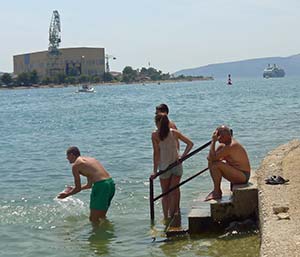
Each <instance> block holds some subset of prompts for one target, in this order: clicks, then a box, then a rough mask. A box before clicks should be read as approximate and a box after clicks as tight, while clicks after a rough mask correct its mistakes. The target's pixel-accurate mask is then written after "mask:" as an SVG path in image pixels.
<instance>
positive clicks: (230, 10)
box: [0, 0, 300, 73]
mask: <svg viewBox="0 0 300 257" xmlns="http://www.w3.org/2000/svg"><path fill="white" fill-rule="evenodd" d="M53 10H57V11H58V12H59V14H60V20H61V30H62V31H61V38H62V42H61V44H60V47H61V48H67V47H104V48H105V53H106V54H109V55H113V56H114V57H116V59H115V60H112V59H111V60H110V62H109V64H110V69H111V70H112V71H122V70H123V69H124V67H125V66H131V67H132V68H134V69H138V68H139V69H140V68H142V67H146V68H147V67H149V65H150V66H151V67H154V68H155V69H157V70H161V71H162V72H164V73H167V72H169V73H174V72H176V71H179V70H182V69H189V68H196V67H200V66H204V65H208V64H213V63H223V62H231V61H239V60H245V59H252V58H263V57H275V56H282V57H286V56H290V55H294V54H299V53H300V29H299V27H300V26H299V25H300V1H299V0H272V1H271V0H126V1H125V0H110V1H108V0H106V1H103V0H85V1H83V0H51V1H48V0H42V1H41V0H26V1H25V0H12V1H5V0H2V1H1V5H0V24H1V25H0V28H1V34H0V35H1V36H0V71H2V72H13V55H16V54H23V53H30V52H36V51H45V50H47V48H48V43H49V42H48V31H49V26H50V20H51V16H52V13H53Z"/></svg>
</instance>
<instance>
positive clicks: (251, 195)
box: [188, 177, 258, 234]
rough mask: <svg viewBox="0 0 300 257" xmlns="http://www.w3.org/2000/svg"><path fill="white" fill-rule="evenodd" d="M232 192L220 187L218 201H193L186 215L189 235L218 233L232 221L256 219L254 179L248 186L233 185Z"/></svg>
mask: <svg viewBox="0 0 300 257" xmlns="http://www.w3.org/2000/svg"><path fill="white" fill-rule="evenodd" d="M231 189H232V192H231V191H230V190H229V189H228V187H226V188H224V187H223V185H222V191H223V197H222V199H220V200H217V201H216V200H212V201H209V202H203V199H201V200H200V197H199V198H198V199H195V200H194V201H193V206H192V208H191V210H190V212H189V215H188V223H189V229H188V230H189V233H190V234H197V233H205V232H208V231H220V230H223V229H224V228H225V227H227V226H228V225H229V223H230V222H232V221H241V220H245V219H248V218H254V219H257V217H258V190H257V183H256V178H255V177H251V178H250V181H249V183H248V184H242V185H233V186H232V187H231Z"/></svg>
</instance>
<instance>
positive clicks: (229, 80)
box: [227, 74, 232, 85]
mask: <svg viewBox="0 0 300 257" xmlns="http://www.w3.org/2000/svg"><path fill="white" fill-rule="evenodd" d="M227 85H232V82H231V75H230V74H228V80H227Z"/></svg>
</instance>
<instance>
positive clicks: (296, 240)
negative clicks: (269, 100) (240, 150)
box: [256, 140, 300, 257]
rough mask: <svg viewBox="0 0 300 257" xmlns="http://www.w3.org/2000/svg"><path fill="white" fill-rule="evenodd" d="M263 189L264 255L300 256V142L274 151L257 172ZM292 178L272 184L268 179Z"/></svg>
mask: <svg viewBox="0 0 300 257" xmlns="http://www.w3.org/2000/svg"><path fill="white" fill-rule="evenodd" d="M256 173H257V182H258V189H259V197H258V199H259V221H260V233H261V248H260V256H262V257H274V256H295V257H297V256H300V200H299V196H300V141H299V140H293V141H291V142H289V143H288V144H285V145H281V146H279V147H277V148H276V149H275V150H273V151H272V152H270V153H269V154H268V155H267V156H266V158H265V159H264V160H263V162H262V163H261V165H260V167H259V169H258V170H257V172H256ZM271 175H276V176H282V177H283V178H285V179H289V182H288V183H286V184H282V185H268V184H266V183H265V181H264V180H265V178H267V177H269V176H271Z"/></svg>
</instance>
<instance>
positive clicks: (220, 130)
mask: <svg viewBox="0 0 300 257" xmlns="http://www.w3.org/2000/svg"><path fill="white" fill-rule="evenodd" d="M217 130H218V134H219V135H220V134H221V135H228V136H233V131H232V129H231V128H229V127H227V126H225V125H222V126H219V127H217Z"/></svg>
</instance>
